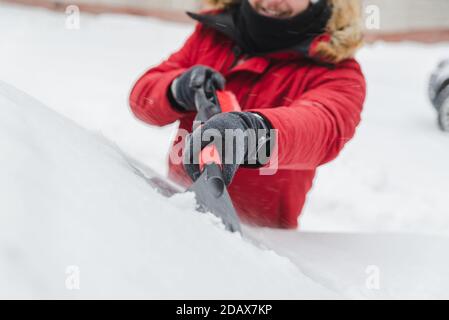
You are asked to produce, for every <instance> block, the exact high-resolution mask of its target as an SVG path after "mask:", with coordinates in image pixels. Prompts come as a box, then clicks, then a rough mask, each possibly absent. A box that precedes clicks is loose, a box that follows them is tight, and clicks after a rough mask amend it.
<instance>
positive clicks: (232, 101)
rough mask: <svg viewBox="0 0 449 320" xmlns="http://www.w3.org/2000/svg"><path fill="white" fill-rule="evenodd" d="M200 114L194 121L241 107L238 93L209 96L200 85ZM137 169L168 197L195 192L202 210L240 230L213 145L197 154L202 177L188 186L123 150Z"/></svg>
mask: <svg viewBox="0 0 449 320" xmlns="http://www.w3.org/2000/svg"><path fill="white" fill-rule="evenodd" d="M195 104H196V107H197V110H200V111H199V112H198V114H197V117H196V119H195V120H196V121H195V122H194V126H195V125H201V124H202V123H204V122H206V121H207V120H208V119H210V118H211V117H213V116H214V115H216V114H218V113H221V112H233V111H241V109H240V106H239V104H238V102H237V99H236V97H235V95H234V94H233V93H232V92H229V91H216V92H215V93H214V94H212V95H210V96H207V95H206V93H205V92H204V89H203V88H199V89H198V90H197V92H196V95H195ZM121 153H122V154H123V156H124V158H125V159H126V161H127V162H128V163H129V164H130V166H131V167H132V168H133V169H134V170H135V172H136V174H138V175H139V176H141V177H142V178H144V179H145V180H146V181H147V182H148V184H150V185H151V186H152V187H153V188H154V189H156V190H157V191H158V192H159V193H161V194H162V195H163V196H165V197H171V196H173V195H175V194H179V193H183V192H186V191H187V192H189V191H191V192H194V193H195V199H196V202H197V209H198V211H200V212H210V213H212V214H214V215H215V216H217V217H219V218H220V219H221V220H222V221H223V223H224V225H225V227H226V229H227V230H229V231H231V232H239V233H241V232H242V231H241V226H240V220H239V218H238V215H237V212H236V210H235V208H234V206H233V204H232V200H231V197H230V196H229V193H228V190H227V187H226V184H225V181H224V178H223V173H222V163H221V158H220V155H219V152H218V150H217V149H216V147H215V146H214V145H209V146H207V147H206V148H204V149H203V150H202V151H201V153H200V154H199V155H198V157H199V158H198V160H199V165H200V169H201V172H202V173H201V175H200V177H199V178H198V179H197V180H196V181H195V182H194V183H193V184H192V185H191V186H190V187H189V188H188V189H187V190H184V189H183V188H182V187H180V186H178V185H177V184H175V183H173V182H171V181H170V180H168V179H166V178H165V177H162V176H161V175H159V174H157V173H156V172H155V171H154V170H152V169H151V168H148V167H147V166H146V165H144V164H142V163H140V162H138V161H136V160H133V159H130V158H129V157H127V156H126V155H125V154H124V153H123V152H121Z"/></svg>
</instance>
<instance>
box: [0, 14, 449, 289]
mask: <svg viewBox="0 0 449 320" xmlns="http://www.w3.org/2000/svg"><path fill="white" fill-rule="evenodd" d="M192 29H193V27H192V26H191V25H183V24H174V23H167V22H163V21H159V20H156V19H149V18H137V17H130V16H120V15H100V16H93V15H89V14H83V13H82V14H81V25H80V29H79V30H69V29H66V28H65V16H64V15H63V14H61V13H55V12H49V11H46V10H36V9H29V8H24V7H19V6H17V7H16V6H5V5H1V6H0V38H1V39H2V41H1V42H0V70H1V74H0V80H2V81H5V82H7V83H9V84H11V85H13V86H14V87H17V88H19V89H20V90H23V91H24V92H26V93H27V94H29V95H31V96H33V97H35V98H37V99H38V100H40V101H41V102H42V104H41V103H38V102H37V101H35V100H33V99H31V98H29V97H27V96H26V95H25V94H24V93H22V92H20V91H17V90H16V89H13V88H12V87H11V86H9V85H6V84H3V83H2V84H1V86H0V141H1V148H2V152H1V153H0V165H1V166H0V170H1V177H2V179H0V195H1V196H0V197H1V198H0V199H1V201H0V297H11V296H19V297H145V298H152V297H172V298H176V297H182V298H217V297H227V298H258V297H260V298H304V297H308V298H313V297H317V296H319V297H323V298H327V297H331V298H332V297H356V298H357V297H441V296H444V295H445V294H446V292H447V289H446V288H447V287H449V286H448V281H447V280H448V279H447V276H446V275H445V272H444V268H446V270H447V265H448V259H447V256H446V252H445V251H447V250H443V248H447V245H446V244H447V240H446V239H447V237H448V236H449V207H448V206H447V195H448V193H447V181H449V171H448V170H447V169H446V166H447V163H449V148H448V144H449V136H448V135H447V134H444V133H442V132H440V131H439V130H438V128H437V125H436V114H435V111H434V110H433V109H432V107H431V106H430V104H429V102H428V101H427V95H426V90H427V80H428V77H429V75H430V72H431V71H432V70H433V68H434V67H435V66H436V64H437V62H438V61H439V60H441V59H443V58H447V56H449V45H448V44H440V45H419V44H413V43H402V44H384V43H378V44H375V45H370V46H367V47H366V48H364V49H363V50H362V51H361V52H360V53H359V56H358V59H359V61H360V63H361V65H362V68H363V70H364V72H365V74H366V77H367V83H368V97H367V102H366V105H365V111H364V114H363V121H362V124H361V126H360V128H359V130H358V132H357V135H356V137H355V139H354V140H353V141H351V143H349V144H348V146H347V147H346V148H345V150H344V151H343V153H342V154H341V156H340V157H339V158H338V159H337V160H336V161H334V162H333V163H331V164H329V165H327V166H325V167H323V168H321V169H320V170H319V173H318V176H317V179H316V181H315V186H314V189H313V191H312V192H311V194H310V196H309V199H308V203H307V206H306V208H305V210H304V212H303V214H302V217H301V219H300V226H301V227H300V228H301V231H315V232H316V231H326V232H330V231H333V232H335V231H339V232H349V231H352V232H405V233H409V234H410V235H408V236H400V235H388V236H387V235H370V236H363V235H352V236H351V235H338V234H322V233H310V234H309V233H298V232H293V233H292V232H286V233H284V232H278V231H272V230H257V229H256V230H253V229H248V233H247V234H248V237H249V238H251V239H241V238H240V237H239V236H236V235H231V234H228V233H226V232H225V231H224V230H222V227H221V226H220V225H219V223H218V222H217V221H216V220H215V219H213V218H211V217H209V216H203V215H198V214H197V213H196V212H195V211H194V201H193V197H192V196H191V195H189V194H186V195H183V196H178V197H176V198H175V199H174V200H173V201H166V199H164V198H162V197H161V196H160V195H159V194H157V193H155V192H153V190H152V189H151V188H149V187H148V185H147V184H146V183H145V181H143V180H142V179H141V178H140V177H139V176H138V175H135V174H134V172H133V171H132V170H131V168H130V167H129V165H128V163H127V162H126V161H125V160H124V158H123V156H122V155H121V153H119V152H117V150H116V149H117V147H118V148H120V149H121V150H123V152H124V153H125V154H127V155H128V156H129V157H132V158H135V159H138V160H139V161H141V162H143V163H145V164H147V165H149V166H151V167H152V168H154V169H156V170H158V171H159V172H164V171H165V170H166V151H167V150H168V147H169V145H170V140H171V137H172V136H173V134H174V130H175V128H176V125H172V126H168V127H165V128H154V127H150V126H147V125H144V124H142V123H140V122H138V121H137V120H136V119H135V118H134V117H133V116H132V114H131V113H130V111H129V109H128V106H127V98H128V93H129V90H130V88H131V86H132V84H133V82H134V81H135V80H136V78H137V77H138V76H139V74H141V73H142V72H144V71H145V70H146V69H148V68H149V67H150V66H151V65H155V64H157V63H159V62H160V61H161V60H162V59H164V58H165V57H167V56H168V55H169V54H170V53H171V52H173V51H174V50H176V49H177V48H179V47H180V46H181V44H182V42H183V41H184V40H185V38H186V37H187V36H188V35H189V33H190V32H191V31H192ZM44 105H45V106H44ZM46 106H48V107H49V108H50V109H52V110H53V112H52V111H50V109H48V108H47V107H46ZM54 111H55V112H54ZM58 113H59V114H60V115H58ZM61 115H62V116H63V117H62V116H61ZM67 119H70V120H67ZM74 123H76V125H75V124H74ZM81 127H83V128H84V129H87V131H86V130H83V129H81ZM412 233H413V234H412ZM417 233H419V234H427V235H428V236H415V235H414V234H417ZM436 235H439V236H440V237H436ZM280 239H282V240H280ZM253 242H255V244H254V243H253ZM261 244H263V245H262V246H263V247H266V248H271V249H273V250H275V251H276V253H275V252H273V251H270V250H267V249H263V248H260V246H261ZM337 253H339V254H337ZM329 257H331V258H329ZM329 259H331V260H329ZM329 261H332V263H328V262H329ZM401 261H402V262H401ZM70 266H74V267H77V268H78V269H76V268H75V269H73V268H70ZM370 266H371V267H373V268H371V269H370ZM376 267H377V268H379V271H380V275H381V276H380V279H381V281H380V288H377V289H376V288H374V289H373V288H370V287H369V285H368V286H367V284H366V281H367V280H366V279H369V277H368V276H369V275H370V274H371V273H370V272H374V273H376V272H375V271H376V270H377V269H376ZM73 270H79V271H80V279H81V282H80V287H81V290H68V289H67V286H66V281H67V278H70V275H71V274H72V273H71V272H72V271H73ZM373 270H374V271H373ZM401 270H402V271H403V272H402V274H401ZM66 271H67V273H66ZM382 272H383V273H382ZM367 277H368V278H367ZM445 277H446V278H445ZM382 280H383V281H382ZM446 296H447V294H446Z"/></svg>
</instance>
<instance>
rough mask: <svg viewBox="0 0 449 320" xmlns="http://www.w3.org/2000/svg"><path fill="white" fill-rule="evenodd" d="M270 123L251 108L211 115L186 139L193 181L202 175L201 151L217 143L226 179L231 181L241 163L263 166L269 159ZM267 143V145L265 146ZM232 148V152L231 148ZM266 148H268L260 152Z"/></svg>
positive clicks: (187, 162) (186, 156)
mask: <svg viewBox="0 0 449 320" xmlns="http://www.w3.org/2000/svg"><path fill="white" fill-rule="evenodd" d="M270 129H271V126H270V124H269V123H268V122H267V121H266V120H265V119H264V118H263V117H262V116H260V115H258V114H255V113H251V112H230V113H220V114H217V115H215V116H213V117H212V118H210V119H209V120H208V121H207V122H206V123H204V125H203V126H201V127H199V128H197V129H196V130H194V131H193V133H192V134H190V135H189V136H188V137H187V139H186V147H185V151H184V158H183V161H184V168H185V170H186V172H187V173H188V175H189V176H190V177H191V178H192V180H193V181H195V180H196V179H198V177H199V176H200V175H201V171H200V167H199V164H198V159H199V153H200V151H201V150H202V149H204V148H205V147H206V146H207V145H209V144H210V143H214V144H215V146H216V147H217V150H218V152H219V154H220V158H221V161H222V170H223V179H224V181H225V183H226V185H229V184H230V183H231V182H232V179H233V178H234V175H235V173H236V171H237V169H238V168H239V166H240V165H241V164H247V165H248V166H252V167H260V166H261V165H264V164H266V163H268V158H269V156H270V150H271V146H270V144H271V143H268V142H269V141H270V140H271V139H270ZM263 146H265V147H266V149H265V148H264V149H262V147H263ZM229 150H232V152H228V154H226V152H227V151H229ZM259 150H263V151H266V152H259Z"/></svg>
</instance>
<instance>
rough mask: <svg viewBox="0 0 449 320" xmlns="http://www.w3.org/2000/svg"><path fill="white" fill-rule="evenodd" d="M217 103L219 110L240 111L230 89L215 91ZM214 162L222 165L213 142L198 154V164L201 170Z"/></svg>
mask: <svg viewBox="0 0 449 320" xmlns="http://www.w3.org/2000/svg"><path fill="white" fill-rule="evenodd" d="M216 96H217V100H218V104H219V106H220V109H221V112H234V111H242V109H241V108H240V105H239V102H238V101H237V98H236V97H235V95H234V94H233V93H232V92H230V91H219V90H217V91H216ZM212 163H215V164H217V165H218V166H220V167H222V163H221V158H220V154H219V153H218V150H217V147H216V146H215V145H213V144H210V145H208V146H206V147H205V148H204V149H203V150H202V151H201V152H200V154H199V165H200V170H201V172H202V171H203V170H204V167H205V166H206V165H208V164H212Z"/></svg>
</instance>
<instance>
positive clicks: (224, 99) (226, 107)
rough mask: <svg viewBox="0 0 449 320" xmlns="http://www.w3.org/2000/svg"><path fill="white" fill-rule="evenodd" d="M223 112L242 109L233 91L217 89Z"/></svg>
mask: <svg viewBox="0 0 449 320" xmlns="http://www.w3.org/2000/svg"><path fill="white" fill-rule="evenodd" d="M216 94H217V99H218V104H219V106H220V109H221V112H233V111H242V109H241V108H240V105H239V102H238V101H237V98H236V97H235V95H234V94H233V93H232V92H231V91H219V90H217V91H216Z"/></svg>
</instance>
